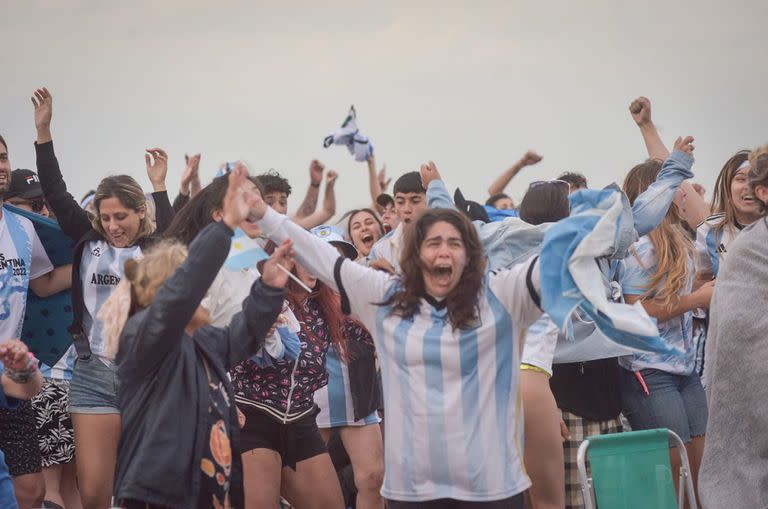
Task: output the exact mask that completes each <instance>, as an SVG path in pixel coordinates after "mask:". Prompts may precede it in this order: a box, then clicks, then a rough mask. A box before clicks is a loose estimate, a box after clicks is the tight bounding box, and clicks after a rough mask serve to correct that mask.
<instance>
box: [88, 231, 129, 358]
mask: <svg viewBox="0 0 768 509" xmlns="http://www.w3.org/2000/svg"><path fill="white" fill-rule="evenodd" d="M141 257H142V254H141V248H140V247H139V246H131V247H114V246H112V245H110V244H109V242H107V241H105V240H93V241H90V242H88V244H87V245H86V246H84V249H83V256H82V259H81V263H80V281H81V283H82V285H83V302H84V304H85V313H83V330H84V331H85V333H86V335H87V336H88V340H89V342H90V345H91V352H92V353H93V354H94V355H97V356H98V357H99V358H101V359H102V360H104V350H105V348H106V345H105V344H104V336H103V334H102V331H103V329H104V324H103V323H102V322H101V320H99V319H97V318H96V317H97V316H98V313H99V310H100V309H101V306H103V305H104V303H105V302H106V301H107V299H108V298H109V296H110V295H112V292H113V291H114V290H115V288H116V287H117V285H118V284H119V283H120V280H121V279H122V277H123V274H125V262H126V261H128V260H129V259H131V258H133V259H135V260H138V259H140V258H141Z"/></svg>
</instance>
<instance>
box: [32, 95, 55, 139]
mask: <svg viewBox="0 0 768 509" xmlns="http://www.w3.org/2000/svg"><path fill="white" fill-rule="evenodd" d="M32 104H33V105H34V106H35V127H36V128H37V129H48V128H50V127H51V117H52V116H53V96H52V95H51V93H50V92H49V91H48V89H47V88H45V87H43V88H38V89H37V90H35V92H34V94H33V95H32Z"/></svg>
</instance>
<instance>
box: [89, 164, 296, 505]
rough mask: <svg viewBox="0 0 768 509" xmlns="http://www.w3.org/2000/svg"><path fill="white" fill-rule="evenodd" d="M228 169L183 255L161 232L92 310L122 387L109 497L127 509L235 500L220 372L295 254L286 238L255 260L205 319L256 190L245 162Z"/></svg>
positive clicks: (242, 350)
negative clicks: (217, 313) (236, 295)
mask: <svg viewBox="0 0 768 509" xmlns="http://www.w3.org/2000/svg"><path fill="white" fill-rule="evenodd" d="M228 179H229V188H228V190H227V194H226V196H225V199H224V204H223V210H222V213H221V215H222V219H221V220H220V221H219V222H214V223H213V224H210V225H208V226H206V227H205V228H204V229H203V230H202V231H201V232H200V234H199V235H198V236H197V238H196V239H195V240H194V241H193V242H192V244H191V245H190V246H189V251H188V253H187V248H186V247H185V246H183V245H182V244H178V243H173V242H165V243H162V244H160V245H158V246H156V247H155V248H153V250H151V251H150V252H148V253H147V254H146V256H145V257H144V259H142V260H141V261H135V260H130V261H128V262H127V263H126V279H125V280H123V281H122V282H121V283H120V286H121V288H119V289H118V290H117V291H116V292H115V294H113V296H112V298H111V299H110V301H109V302H107V303H106V304H105V305H104V307H103V309H102V311H103V315H105V316H104V317H105V318H106V319H107V320H108V328H107V334H108V338H109V344H110V345H113V346H112V348H111V350H114V349H115V346H117V358H116V362H117V365H118V375H119V380H120V383H121V385H122V389H121V391H120V394H119V404H120V410H121V414H122V435H121V440H120V446H119V451H118V462H117V469H116V476H115V485H116V489H115V498H116V499H117V501H118V503H119V504H120V505H121V506H123V507H126V508H127V509H132V508H139V507H140V508H148V507H151V508H229V507H243V504H244V498H243V478H242V475H243V474H242V463H241V461H240V455H239V454H238V452H239V447H238V443H239V431H238V416H237V411H236V406H235V404H234V403H235V395H234V392H233V389H232V383H231V382H230V381H229V377H228V375H227V371H228V370H229V369H230V368H231V367H232V366H234V365H235V364H237V363H239V362H241V361H243V360H245V359H247V358H248V357H250V356H251V355H254V354H255V353H256V352H257V351H258V350H259V349H260V348H261V347H262V346H263V344H264V338H265V336H266V335H267V333H268V331H269V330H270V328H271V327H272V326H273V324H274V323H275V320H276V318H277V316H278V314H279V313H280V310H281V309H282V302H283V298H284V296H285V292H284V290H283V287H284V286H285V283H286V281H287V278H288V276H287V272H286V271H287V270H290V268H291V267H292V264H293V259H292V254H291V242H290V241H286V242H284V243H283V244H282V245H281V246H279V247H278V248H277V249H276V251H275V253H274V254H273V256H272V257H271V258H270V260H268V261H267V262H266V263H265V264H264V267H263V270H262V276H261V278H260V279H258V280H257V281H256V282H255V283H254V284H253V285H252V287H251V291H250V292H249V294H248V296H247V297H246V298H245V299H244V300H243V303H242V307H241V309H242V311H241V312H239V313H237V314H236V315H235V316H234V317H233V318H232V321H231V322H230V324H229V325H228V326H227V327H223V328H219V327H213V326H209V325H207V323H208V313H207V312H206V311H205V310H204V309H203V308H202V307H201V306H200V302H201V301H202V299H203V297H204V296H205V294H206V292H207V291H208V288H209V287H210V285H211V283H213V280H214V278H215V277H216V274H217V273H218V270H219V268H221V266H222V265H223V264H224V261H225V260H226V258H227V255H228V253H229V249H230V239H231V237H232V235H233V233H234V229H235V228H237V226H238V225H239V224H240V223H241V222H242V221H243V220H244V219H245V218H246V217H247V216H248V214H249V210H250V208H249V201H250V200H252V199H253V198H254V197H255V196H256V194H255V193H253V192H252V191H250V190H246V188H245V187H244V186H243V184H244V183H245V182H246V173H245V170H244V168H237V169H235V170H233V171H232V172H231V173H230V175H229V177H228ZM281 266H282V267H285V268H286V271H284V270H282V269H281ZM126 320H127V321H126ZM118 337H119V345H116V344H115V339H116V338H118Z"/></svg>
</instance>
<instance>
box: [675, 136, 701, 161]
mask: <svg viewBox="0 0 768 509" xmlns="http://www.w3.org/2000/svg"><path fill="white" fill-rule="evenodd" d="M695 148H696V147H695V146H694V145H693V136H686V137H685V138H681V137H679V136H678V137H677V139H676V140H675V150H680V151H682V152H685V153H686V154H688V155H689V156H691V157H693V150H694V149H695Z"/></svg>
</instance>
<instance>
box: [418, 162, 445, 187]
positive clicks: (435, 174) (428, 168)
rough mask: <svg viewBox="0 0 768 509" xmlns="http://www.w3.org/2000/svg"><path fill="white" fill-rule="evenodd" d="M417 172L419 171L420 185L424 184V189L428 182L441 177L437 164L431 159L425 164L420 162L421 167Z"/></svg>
mask: <svg viewBox="0 0 768 509" xmlns="http://www.w3.org/2000/svg"><path fill="white" fill-rule="evenodd" d="M419 173H421V185H422V186H424V189H426V188H427V187H429V183H430V182H432V181H433V180H442V179H443V178H442V177H441V176H440V172H439V171H438V169H437V165H436V164H435V163H434V162H432V161H429V162H428V163H427V164H422V165H421V168H419Z"/></svg>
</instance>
